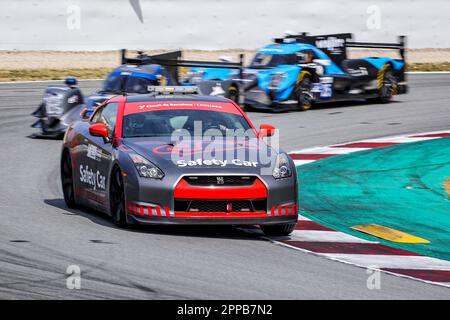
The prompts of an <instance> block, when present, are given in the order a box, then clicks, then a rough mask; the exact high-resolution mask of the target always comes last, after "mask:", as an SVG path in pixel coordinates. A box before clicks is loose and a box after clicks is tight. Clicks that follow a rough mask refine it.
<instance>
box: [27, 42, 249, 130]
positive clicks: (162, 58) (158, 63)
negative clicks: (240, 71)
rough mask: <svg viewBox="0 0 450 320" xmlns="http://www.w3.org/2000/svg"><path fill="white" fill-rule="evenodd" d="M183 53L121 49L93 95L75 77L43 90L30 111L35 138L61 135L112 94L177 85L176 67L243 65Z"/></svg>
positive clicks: (236, 66)
mask: <svg viewBox="0 0 450 320" xmlns="http://www.w3.org/2000/svg"><path fill="white" fill-rule="evenodd" d="M181 56H182V52H181V51H174V52H168V53H163V54H159V55H152V56H148V55H146V54H144V53H143V52H138V55H137V56H135V57H127V54H126V50H122V51H121V60H122V64H121V65H120V66H119V67H117V68H115V69H114V70H113V71H112V72H111V73H110V74H109V75H108V76H107V77H106V79H105V81H104V84H103V88H102V89H101V90H99V91H98V92H97V93H95V94H94V95H90V96H87V97H85V96H83V94H82V92H81V90H80V89H79V88H78V87H77V80H76V79H75V78H67V79H66V80H65V84H66V86H51V87H48V88H47V89H46V90H45V93H44V97H43V100H42V103H41V104H40V105H39V107H38V108H37V109H36V110H35V111H34V112H33V113H32V115H33V116H35V117H37V118H38V120H37V121H36V122H35V123H34V124H32V127H33V128H38V129H40V130H41V132H40V134H39V135H35V136H36V137H54V138H59V137H62V136H63V135H64V133H65V131H66V129H67V128H68V127H69V125H70V124H71V123H73V122H74V121H78V120H80V119H85V120H86V119H88V118H89V117H90V116H91V114H92V113H93V111H94V110H95V109H96V108H97V106H99V105H101V104H102V103H103V102H104V101H106V100H108V99H109V98H111V97H113V96H115V95H126V94H130V93H131V94H146V93H148V87H152V86H165V85H170V86H171V85H177V84H178V83H179V82H180V81H179V67H196V66H202V67H208V68H219V69H222V68H226V69H227V70H234V69H233V68H241V67H242V65H240V64H235V63H228V62H207V61H188V60H181Z"/></svg>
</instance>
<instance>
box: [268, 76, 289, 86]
mask: <svg viewBox="0 0 450 320" xmlns="http://www.w3.org/2000/svg"><path fill="white" fill-rule="evenodd" d="M285 78H286V75H285V74H284V73H273V74H271V75H270V83H269V86H270V89H276V88H278V87H279V86H280V84H281V82H283V80H284V79H285Z"/></svg>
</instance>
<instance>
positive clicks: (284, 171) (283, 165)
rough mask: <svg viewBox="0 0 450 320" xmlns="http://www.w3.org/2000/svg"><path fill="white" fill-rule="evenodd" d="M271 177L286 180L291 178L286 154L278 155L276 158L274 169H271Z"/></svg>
mask: <svg viewBox="0 0 450 320" xmlns="http://www.w3.org/2000/svg"><path fill="white" fill-rule="evenodd" d="M272 176H273V177H274V178H275V179H281V178H288V177H290V176H292V170H291V168H290V164H289V159H288V156H287V154H285V153H280V154H279V155H278V156H277V160H276V162H275V167H274V168H273V172H272Z"/></svg>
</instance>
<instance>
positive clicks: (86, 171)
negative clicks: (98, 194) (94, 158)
mask: <svg viewBox="0 0 450 320" xmlns="http://www.w3.org/2000/svg"><path fill="white" fill-rule="evenodd" d="M80 181H81V182H83V183H85V184H88V185H90V186H91V187H92V189H94V190H97V189H101V190H105V189H106V177H105V176H103V175H102V174H101V173H100V171H98V170H97V172H96V173H94V171H93V170H92V169H91V168H89V166H86V167H84V166H83V165H80Z"/></svg>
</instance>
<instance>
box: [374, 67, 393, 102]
mask: <svg viewBox="0 0 450 320" xmlns="http://www.w3.org/2000/svg"><path fill="white" fill-rule="evenodd" d="M377 81H378V98H376V102H378V103H388V102H389V101H391V100H392V96H394V95H395V94H396V93H397V79H396V78H395V75H394V72H393V71H392V69H391V67H390V66H389V65H385V66H384V67H383V68H382V69H380V71H379V73H378V78H377Z"/></svg>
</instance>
